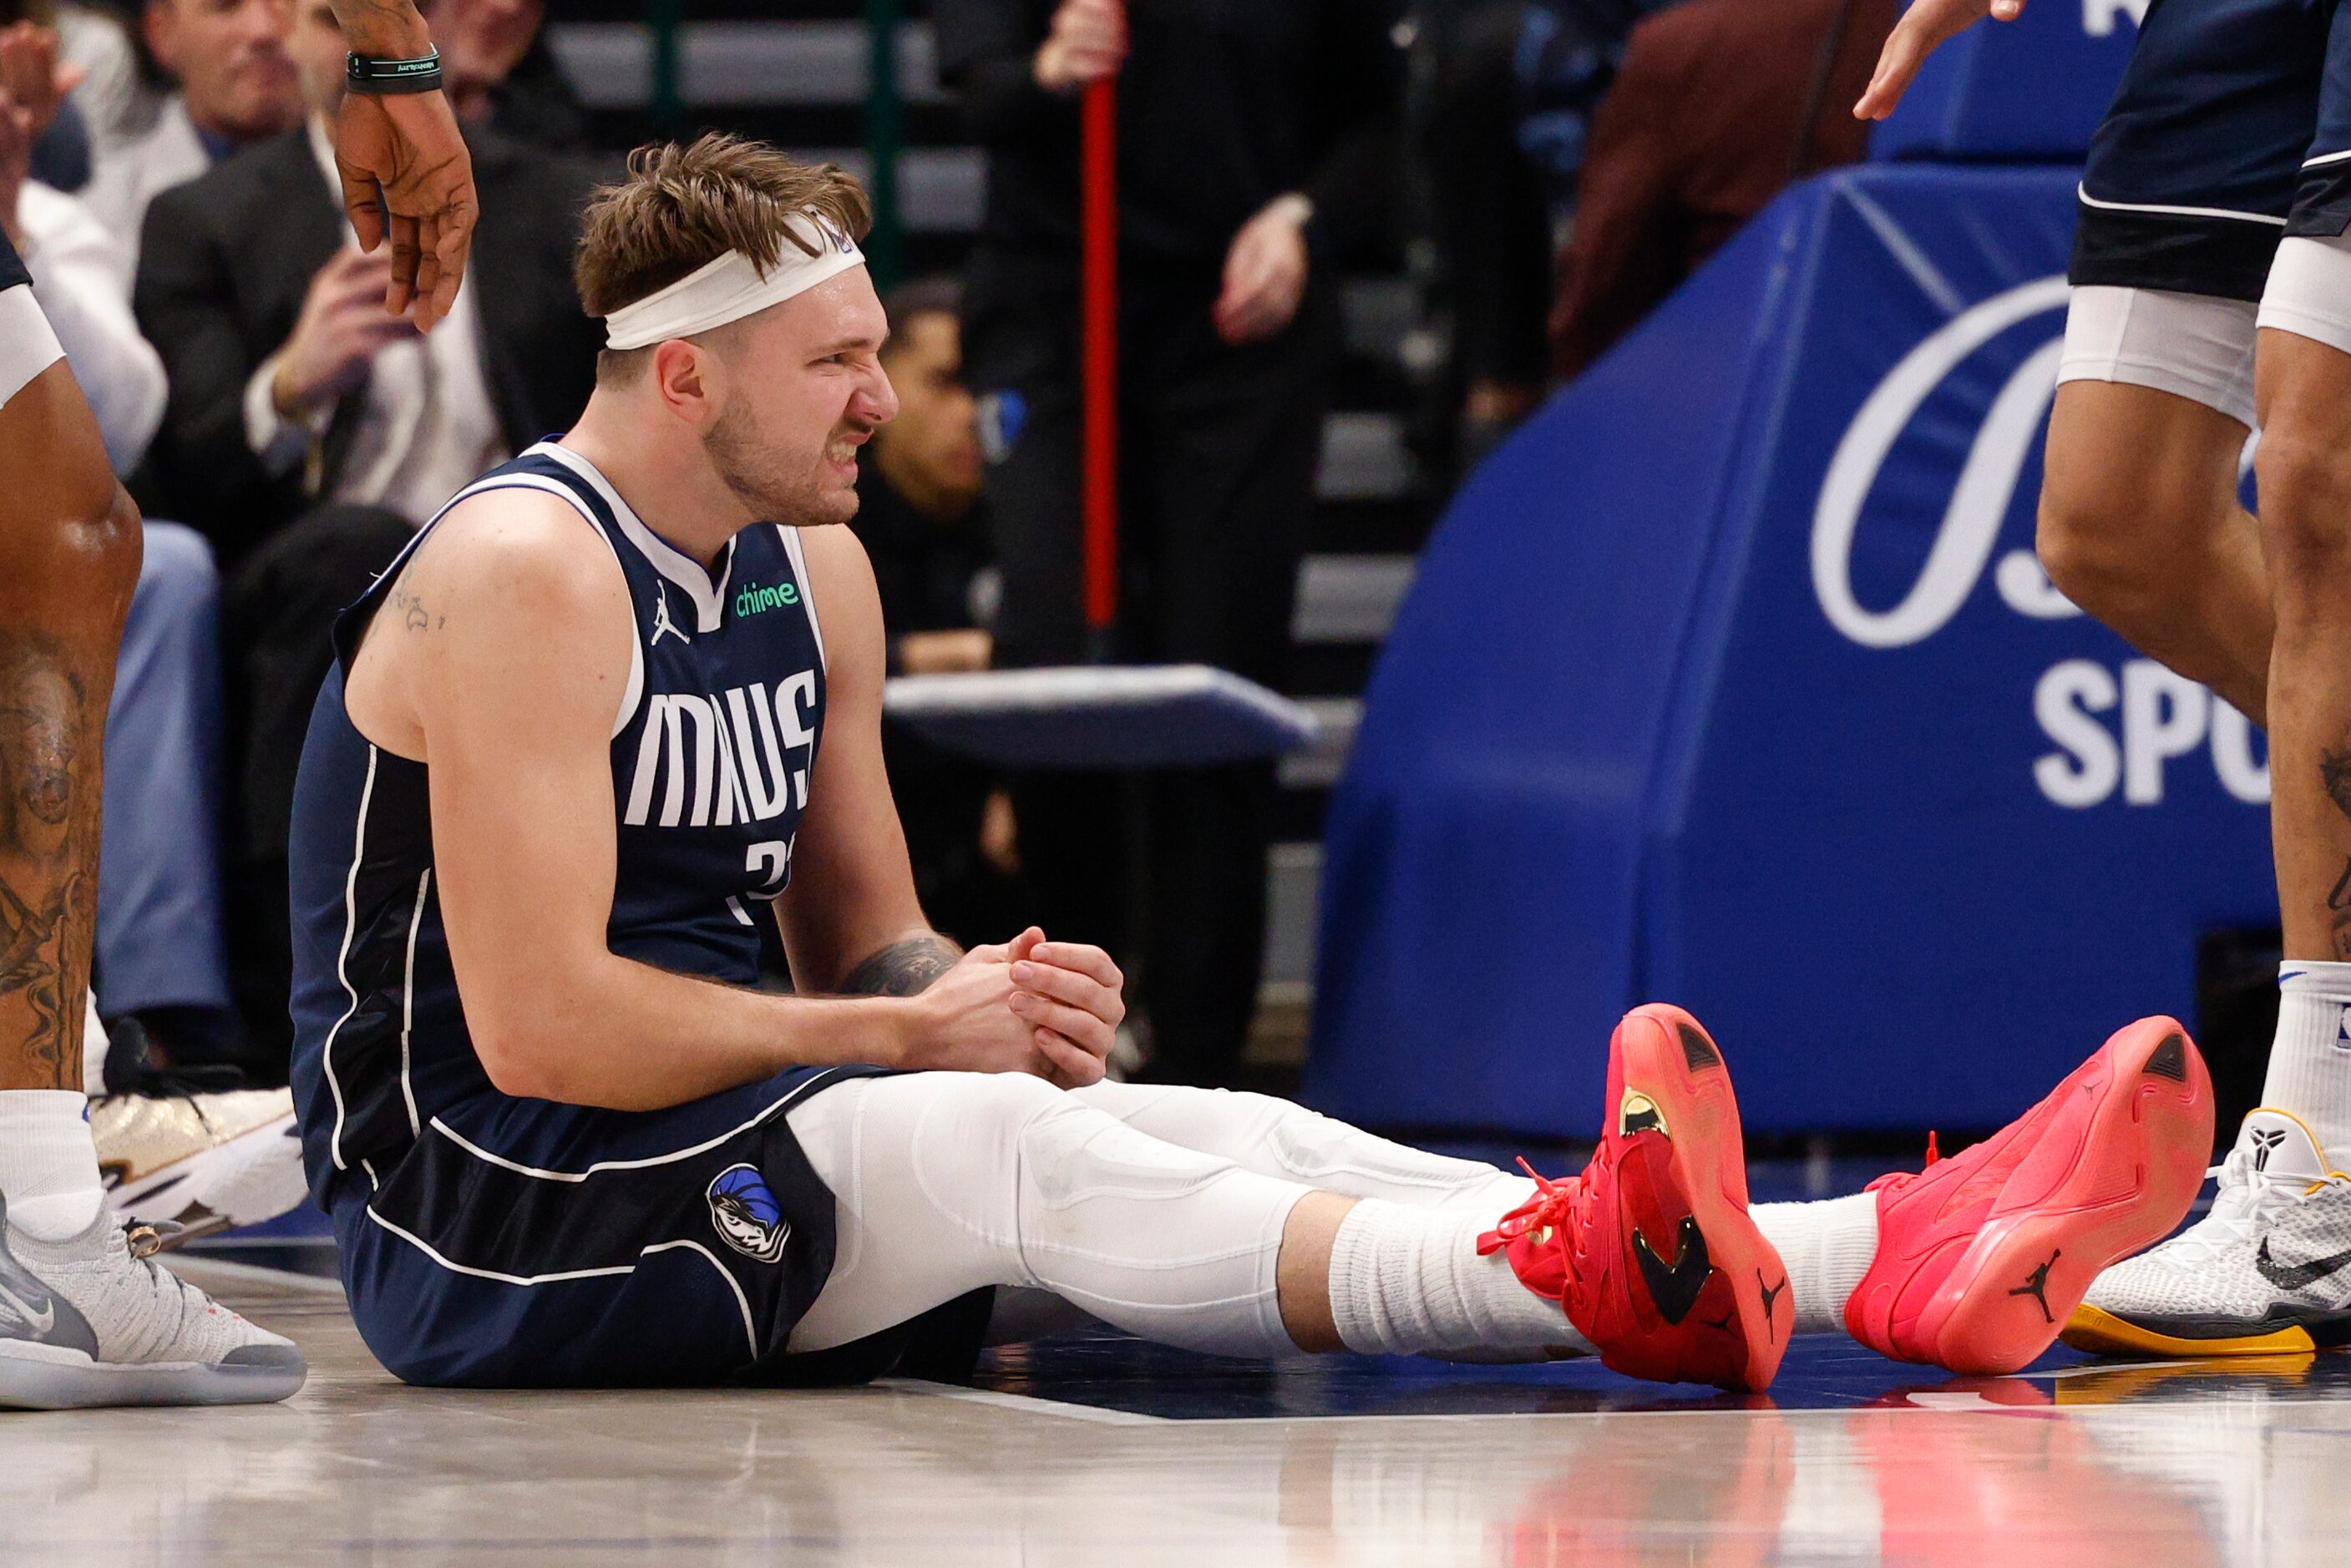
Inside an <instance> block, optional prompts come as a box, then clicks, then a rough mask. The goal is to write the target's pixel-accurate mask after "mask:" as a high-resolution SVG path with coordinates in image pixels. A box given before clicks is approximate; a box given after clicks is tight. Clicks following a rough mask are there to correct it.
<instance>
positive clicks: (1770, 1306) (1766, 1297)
mask: <svg viewBox="0 0 2351 1568" xmlns="http://www.w3.org/2000/svg"><path fill="white" fill-rule="evenodd" d="M1755 1288H1756V1289H1757V1290H1758V1291H1760V1292H1761V1293H1762V1296H1763V1323H1764V1325H1765V1326H1766V1327H1767V1328H1775V1325H1776V1324H1778V1323H1779V1321H1780V1315H1779V1314H1780V1298H1781V1297H1782V1296H1783V1295H1785V1294H1787V1293H1788V1279H1787V1276H1786V1275H1784V1274H1782V1276H1781V1277H1780V1282H1779V1283H1778V1284H1776V1285H1767V1284H1765V1283H1764V1282H1763V1271H1762V1270H1761V1269H1758V1270H1756V1271H1755ZM1775 1332H1776V1328H1775Z"/></svg>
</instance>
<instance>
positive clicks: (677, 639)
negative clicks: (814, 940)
mask: <svg viewBox="0 0 2351 1568" xmlns="http://www.w3.org/2000/svg"><path fill="white" fill-rule="evenodd" d="M508 486H518V487H526V488H530V489H537V490H544V491H547V492H549V493H553V494H556V495H559V496H561V497H562V498H563V499H564V500H566V501H568V502H569V503H570V504H572V505H573V506H575V507H577V508H578V509H579V511H580V514H581V515H582V516H584V517H585V518H586V519H587V520H588V522H589V523H590V525H591V526H592V527H593V528H594V529H595V530H596V532H597V533H598V534H600V535H602V537H603V540H604V543H605V545H609V546H610V548H611V551H612V554H613V555H614V556H616V557H617V558H618V559H619V561H620V564H621V571H622V576H625V577H626V578H627V580H628V586H629V600H630V605H631V607H632V613H633V614H634V616H635V618H636V629H637V639H636V645H635V647H634V649H632V655H631V662H630V672H629V680H628V686H627V688H626V691H624V693H623V695H622V700H621V702H620V706H619V711H618V712H617V713H616V714H615V715H614V717H613V721H612V747H611V762H612V790H613V805H614V813H615V816H614V821H613V822H612V823H611V825H610V826H609V827H608V826H606V825H605V824H602V823H583V824H581V825H580V831H581V832H582V833H603V832H611V833H612V834H613V835H614V836H615V837H616V839H617V842H618V849H619V865H618V876H617V877H616V878H615V884H614V888H613V894H612V915H611V925H610V928H609V940H610V942H611V950H612V951H613V952H615V953H617V954H619V955H621V956H622V957H623V958H630V959H635V960H638V961H643V962H645V963H649V964H653V965H654V966H656V967H658V968H661V969H664V970H669V971H675V972H679V973H684V974H693V975H700V976H704V977H706V978H708V979H711V980H715V981H726V982H729V983H733V984H749V983H751V982H752V981H755V980H756V979H757V978H758V955H759V936H758V929H757V928H758V921H760V920H762V919H768V918H769V913H768V905H769V904H770V903H771V902H772V901H773V900H774V899H775V898H776V897H777V896H778V895H779V894H780V893H782V891H783V890H784V887H785V884H786V882H787V880H788V879H789V877H790V875H791V858H792V836H793V834H794V832H795V831H796V830H797V828H798V826H799V820H800V814H801V813H802V812H803V811H804V810H806V809H807V806H808V794H809V780H810V775H811V774H812V773H813V772H814V769H815V766H816V752H817V745H818V742H819V737H820V734H821V732H822V731H823V728H824V701H825V677H824V644H823V638H822V635H821V633H820V629H819V627H818V623H817V618H816V614H815V609H814V607H813V606H812V604H811V603H810V597H809V581H808V569H807V564H806V561H805V559H804V557H803V556H802V555H801V551H800V542H799V531H798V530H797V529H792V528H787V527H782V526H779V525H775V524H758V525H757V526H754V527H751V528H748V529H746V530H744V532H742V533H741V534H739V535H737V536H736V537H735V538H734V540H733V541H732V542H731V543H730V544H729V545H728V546H727V551H726V556H724V557H723V558H722V559H721V560H720V561H719V563H718V567H717V570H716V575H715V576H714V575H713V574H712V573H710V572H706V571H705V570H704V569H703V567H702V566H700V565H698V564H697V563H696V562H695V561H694V560H692V559H690V558H689V557H687V556H684V555H683V554H681V553H680V552H679V551H677V550H675V549H674V548H672V547H671V546H670V545H668V544H667V543H665V542H664V540H662V539H661V538H660V537H659V536H658V535H655V534H654V533H653V531H652V530H651V529H649V528H647V527H646V526H645V524H643V521H641V520H640V519H639V518H638V517H637V515H636V514H635V513H633V512H632V511H631V510H630V508H629V505H628V504H627V503H626V502H625V501H623V500H622V498H621V496H620V494H619V493H618V492H617V491H615V490H614V489H613V488H612V486H611V483H610V482H609V481H607V480H606V479H605V478H604V476H603V475H602V474H601V473H600V472H597V471H596V469H595V468H594V466H593V465H592V464H590V462H588V461H587V460H586V459H584V458H582V457H580V455H579V454H578V453H577V452H571V451H569V449H567V448H564V447H560V446H558V445H555V444H553V443H551V442H542V443H541V444H539V445H538V446H535V447H532V448H531V449H530V450H529V451H528V452H524V453H523V454H522V455H521V456H520V457H518V458H517V459H515V460H514V461H513V462H509V463H507V464H506V465H505V466H503V467H500V468H497V469H494V470H492V471H491V472H489V473H488V474H486V475H485V476H484V477H483V478H482V479H480V480H478V481H476V482H475V483H474V484H473V485H471V486H469V487H468V488H467V489H466V490H465V491H464V492H462V493H460V494H459V495H458V496H457V497H456V499H457V500H463V499H465V497H466V496H470V495H475V494H479V493H482V492H483V491H485V490H490V489H496V488H500V487H508ZM452 504H453V505H454V504H455V501H453V502H452ZM435 522H436V523H437V522H438V519H437V518H436V519H435ZM431 527H432V525H431V524H428V525H427V527H426V529H425V530H424V531H423V533H420V534H419V535H418V536H417V538H418V541H419V542H421V541H422V540H423V537H424V536H425V534H429V533H430V532H431ZM581 543H582V546H583V547H585V548H590V549H593V548H596V546H595V545H592V544H590V543H589V542H588V541H587V539H586V537H585V536H584V535H583V536H582V540H581ZM415 548H416V545H415V544H411V545H409V547H408V549H407V550H406V551H404V552H402V556H401V557H400V559H399V560H397V561H395V562H394V563H393V564H392V566H391V567H390V568H389V569H388V570H387V571H385V573H384V574H383V576H381V577H380V578H378V579H377V581H376V583H375V584H374V586H373V587H371V588H370V589H369V590H368V592H367V593H366V594H365V595H364V596H362V597H360V600H359V602H358V603H357V604H354V605H353V606H352V607H350V609H348V610H346V611H344V612H343V615H342V616H341V618H340V619H339V620H338V621H337V623H336V627H335V642H336V651H337V655H338V658H337V660H336V665H335V668H334V670H332V671H331V672H330V673H329V676H328V679H327V682H326V685H325V687H324V688H323V689H322V690H321V691H319V701H318V704H317V706H316V708H315V709H314V710H313V711H312V713H311V718H310V732H309V737H308V742H306V743H305V745H304V746H303V750H302V763H301V771H300V774H299V775H298V781H297V783H296V786H295V794H294V818H293V823H292V826H291V831H290V857H291V867H292V888H291V894H292V919H293V932H294V992H293V1016H294V1031H295V1044H294V1060H293V1082H294V1094H295V1101H296V1104H297V1106H298V1108H299V1110H300V1113H301V1117H302V1129H303V1140H304V1152H305V1156H306V1158H307V1159H308V1166H309V1169H310V1172H311V1176H312V1180H313V1185H314V1188H315V1189H316V1190H317V1192H318V1195H319V1200H320V1202H321V1203H322V1204H323V1205H326V1206H328V1207H330V1208H331V1207H332V1205H333V1203H334V1200H335V1199H337V1198H338V1197H339V1196H340V1195H341V1194H343V1193H344V1192H345V1191H347V1190H351V1189H350V1186H349V1184H350V1181H351V1180H352V1179H360V1181H361V1185H360V1187H359V1188H358V1189H356V1190H357V1191H358V1193H359V1194H360V1196H362V1197H363V1196H365V1195H366V1194H367V1193H369V1192H371V1191H372V1190H373V1189H374V1185H375V1183H376V1182H377V1181H379V1180H381V1179H385V1178H386V1177H387V1176H388V1174H389V1171H390V1169H391V1167H392V1165H393V1164H395V1163H396V1162H397V1161H398V1160H399V1159H400V1158H402V1155H404V1154H405V1153H406V1152H407V1151H408V1149H409V1147H411V1146H412V1145H413V1143H414V1142H415V1141H416V1139H417V1137H419V1135H420V1133H421V1132H422V1131H423V1128H425V1127H428V1126H430V1125H431V1124H432V1122H433V1121H434V1118H435V1117H438V1116H444V1114H445V1115H451V1116H455V1119H457V1120H459V1121H463V1122H465V1123H466V1124H468V1125H479V1123H480V1120H481V1118H483V1117H485V1116H486V1117H489V1118H491V1119H493V1120H494V1119H496V1116H497V1115H498V1114H499V1104H500V1102H504V1103H505V1104H507V1105H508V1106H511V1105H513V1104H515V1102H512V1101H508V1100H507V1097H506V1096H500V1095H499V1094H498V1093H497V1091H496V1090H495V1089H494V1088H493V1087H492V1086H491V1085H490V1081H489V1077H488V1075H487V1074H486V1073H485V1072H484V1070H483V1068H482V1064H481V1061H480V1058H479V1057H477V1056H476V1055H475V1052H474V1048H473V1044H472V1041H471V1039H470V1038H469V1036H468V1035H467V1033H466V1029H465V1007H464V1004H463V1002H462V1001H461V1000H460V998H459V996H458V994H457V983H456V979H455V975H454V974H453V972H452V971H451V969H450V963H449V950H448V943H447V940H446V938H445V936H444V932H443V929H442V925H441V909H440V902H439V899H438V898H437V896H436V889H435V886H434V875H433V834H432V823H431V820H430V817H429V815H428V812H427V805H426V782H425V781H426V770H425V767H424V765H423V763H415V762H411V761H408V760H407V759H404V758H402V757H398V756H394V755H392V753H389V752H386V751H384V750H383V749H382V748H381V747H379V746H376V745H372V744H371V743H370V742H368V741H367V739H366V738H365V737H363V736H362V735H360V732H358V730H357V729H355V728H354V727H353V726H352V724H351V722H350V718H349V716H348V715H347V714H346V713H345V711H344V708H343V681H344V677H345V675H346V673H347V672H348V670H349V669H350V660H351V657H352V655H353V653H354V652H355V651H356V650H357V649H358V647H359V641H360V635H361V634H362V633H363V632H364V631H365V630H366V628H367V627H368V625H369V623H370V622H371V620H372V619H373V618H374V617H375V616H376V615H377V613H378V612H379V611H380V610H381V609H382V608H383V607H384V603H385V598H386V596H387V595H388V594H389V592H390V591H391V587H392V583H393V581H394V580H395V579H396V578H397V577H398V576H399V574H400V571H401V568H402V566H404V565H405V564H406V562H407V560H408V557H409V556H410V555H412V554H413V552H414V550H415ZM392 613H395V614H398V613H403V612H401V611H398V610H395V611H393V612H392ZM549 634H550V635H559V632H558V631H557V630H556V628H549ZM525 940H527V939H525Z"/></svg>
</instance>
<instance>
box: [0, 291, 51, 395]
mask: <svg viewBox="0 0 2351 1568" xmlns="http://www.w3.org/2000/svg"><path fill="white" fill-rule="evenodd" d="M65 357H66V351H65V350H64V349H63V348H58V347H57V334H56V333H55V332H53V331H51V330H50V329H49V318H48V317H47V316H45V315H43V314H42V313H41V307H40V305H39V304H38V303H37V301H36V300H35V299H34V298H33V291H32V290H31V289H30V288H28V287H25V286H17V287H16V288H0V407H5V406H6V404H7V402H8V400H9V399H11V398H13V397H15V396H16V394H17V393H18V392H21V391H23V390H24V389H25V387H26V383H27V382H29V381H31V380H32V379H33V378H34V377H36V376H37V375H39V374H40V373H41V372H42V371H44V370H46V369H48V368H49V367H50V366H52V365H54V364H56V363H57V361H58V360H60V359H62V358H65Z"/></svg>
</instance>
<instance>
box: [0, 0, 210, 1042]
mask: <svg viewBox="0 0 2351 1568" xmlns="http://www.w3.org/2000/svg"><path fill="white" fill-rule="evenodd" d="M32 12H33V6H32V5H28V4H26V0H0V29H5V30H0V230H5V232H6V234H7V235H8V238H9V240H10V241H11V242H12V243H13V244H15V245H16V249H17V251H18V253H19V254H22V255H23V256H24V258H25V262H26V267H27V269H28V270H29V271H30V272H31V273H32V275H33V293H34V294H35V296H37V297H38V299H39V300H40V302H41V308H42V310H43V312H44V313H45V314H46V315H47V317H48V318H49V322H50V324H51V325H52V326H53V327H56V329H57V341H58V343H59V344H60V345H61V346H62V347H63V348H65V351H66V361H67V363H68V365H70V366H71V367H72V369H73V373H74V379H76V380H77V381H78V382H79V383H80V384H81V388H82V390H83V392H84V394H85V395H86V396H87V397H88V398H89V404H90V409H91V411H92V413H93V414H95V415H96V417H97V420H98V426H99V435H100V437H101V438H102V439H103V440H104V441H105V442H106V450H107V456H108V458H109V460H110V462H112V464H113V466H114V469H115V472H118V473H128V472H130V471H131V468H133V467H134V466H136V465H137V463H138V462H139V459H140V457H141V454H142V453H143V452H145V451H146V449H147V443H148V441H150V440H151V439H152V437H153V435H154V433H155V428H156V426H157V424H158V423H159V422H161V421H162V417H163V401H164V396H165V389H164V383H163V362H162V359H160V358H157V356H156V353H155V350H154V349H153V348H150V347H149V346H148V344H147V340H146V339H145V338H143V337H140V335H139V327H138V324H137V323H136V322H135V321H133V320H132V318H131V302H130V299H129V297H128V283H127V279H126V272H127V269H126V267H125V265H124V263H123V261H122V258H121V256H120V247H119V246H118V245H117V244H115V241H114V239H113V236H111V235H110V234H108V233H107V232H106V229H105V227H104V226H103V225H101V224H100V223H99V222H98V220H97V219H96V218H95V217H93V216H91V215H90V213H89V209H88V208H87V207H85V206H84V205H83V204H82V203H81V202H78V201H76V200H75V199H74V198H73V197H71V196H69V195H67V194H65V193H64V192H59V191H57V190H54V189H52V188H50V187H49V186H47V185H46V184H44V183H42V182H39V181H37V180H33V179H30V178H28V177H27V173H26V171H27V170H28V168H29V167H30V164H31V155H32V149H33V147H34V145H35V142H36V140H37V138H39V137H40V136H41V135H42V133H43V132H44V131H45V130H47V129H48V125H47V119H48V117H51V116H54V115H55V114H56V113H57V109H58V101H59V100H58V96H57V93H55V92H48V93H43V92H41V91H39V90H38V88H39V85H40V83H41V81H43V80H45V79H47V80H50V81H51V82H52V84H53V85H62V82H63V73H61V72H60V71H59V70H58V67H57V61H56V52H55V44H56V36H55V35H54V33H51V32H49V30H48V29H47V27H46V26H38V25H37V24H36V23H35V22H34V21H33V19H32V16H31V15H30V14H31V13H32ZM10 24H14V25H13V26H11V25H10ZM27 32H34V33H38V34H40V35H42V39H41V42H42V46H43V47H40V48H39V49H37V50H35V51H33V54H32V57H33V58H35V59H37V61H38V73H37V76H36V77H35V78H34V83H33V86H34V90H32V91H30V92H28V93H26V95H24V97H22V98H20V97H19V96H18V92H17V88H18V86H19V85H20V84H21V83H23V82H24V80H25V78H24V77H23V76H22V75H21V74H20V73H18V72H15V71H12V70H10V69H9V68H8V65H9V62H8V60H7V58H6V56H7V55H8V53H9V52H10V51H9V46H10V45H11V44H13V43H18V42H21V41H22V40H23V38H24V36H25V35H26V33H27ZM22 58H24V56H23V55H22V54H21V53H20V54H19V59H20V60H21V59H22ZM27 102H29V103H30V104H31V105H32V107H30V108H27V107H26V104H27ZM145 535H146V540H145V543H146V549H145V553H144V555H143V556H142V557H141V562H140V567H139V585H138V587H137V589H136V591H135V592H134V593H133V595H132V597H131V614H130V619H129V622H128V624H127V625H126V626H125V627H124V628H123V634H122V646H121V651H120V655H119V657H118V658H117V659H116V664H115V683H114V698H113V704H112V706H111V707H110V709H109V710H108V712H107V748H108V750H107V755H108V761H109V766H108V768H107V770H106V781H105V789H104V795H105V814H104V826H103V828H102V833H103V837H104V842H103V844H102V845H101V846H100V848H101V851H102V853H101V856H100V870H99V885H98V930H97V960H96V975H95V984H94V991H95V993H96V996H97V1002H98V1007H99V1012H100V1013H101V1014H102V1015H103V1016H104V1017H105V1019H106V1020H107V1022H108V1024H109V1025H110V1027H112V1028H116V1029H118V1030H119V1029H120V1027H121V1025H122V1024H123V1023H124V1021H125V1020H126V1019H127V1018H129V1019H135V1020H136V1022H137V1023H138V1024H139V1025H140V1027H141V1029H142V1030H143V1031H144V1033H145V1034H146V1035H147V1037H148V1039H149V1041H150V1042H151V1043H152V1044H155V1045H156V1046H158V1047H159V1054H162V1055H164V1056H166V1057H168V1058H169V1059H171V1060H172V1061H174V1062H176V1063H179V1064H183V1065H184V1064H188V1063H190V1062H193V1061H204V1060H220V1059H222V1058H224V1057H233V1056H235V1054H237V1048H238V1035H239V1033H240V1032H239V1031H238V1029H237V1028H236V1026H235V1022H234V1015H233V1013H232V1012H231V1011H230V1004H231V997H230V992H229V981H228V959H227V950H226V940H225V931H224V926H223V908H222V901H221V870H220V848H219V832H218V824H219V816H220V730H221V699H220V648H219V642H218V622H219V611H220V578H219V575H218V573H217V572H216V571H215V570H214V566H213V557H212V551H211V550H210V549H209V548H207V547H206V545H205V544H204V539H203V537H202V536H201V535H197V534H196V533H195V532H194V531H193V530H192V529H189V528H185V527H183V526H181V525H180V524H176V523H164V522H154V521H150V522H149V523H148V524H146V527H145Z"/></svg>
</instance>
